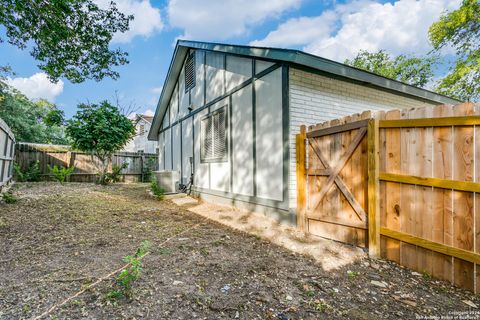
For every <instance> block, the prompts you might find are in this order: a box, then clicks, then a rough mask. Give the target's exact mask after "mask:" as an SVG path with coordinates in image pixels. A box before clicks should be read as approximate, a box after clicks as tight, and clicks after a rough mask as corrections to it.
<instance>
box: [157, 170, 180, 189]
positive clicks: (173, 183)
mask: <svg viewBox="0 0 480 320" xmlns="http://www.w3.org/2000/svg"><path fill="white" fill-rule="evenodd" d="M154 173H155V177H156V178H157V183H158V186H159V187H160V188H162V189H163V190H165V193H174V192H176V191H177V185H178V183H179V182H180V174H179V173H178V171H167V170H162V171H155V172H154Z"/></svg>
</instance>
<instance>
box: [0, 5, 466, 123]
mask: <svg viewBox="0 0 480 320" xmlns="http://www.w3.org/2000/svg"><path fill="white" fill-rule="evenodd" d="M95 1H96V2H97V3H98V4H99V5H100V6H101V5H105V3H108V0H95ZM114 1H115V2H117V4H118V6H119V9H120V10H122V11H123V12H125V13H129V14H134V15H135V17H136V19H135V20H134V22H133V23H132V25H131V30H130V31H129V32H128V33H127V34H123V35H118V36H116V37H115V39H114V43H112V44H111V46H112V48H115V47H120V48H122V49H123V50H125V51H127V52H128V53H129V55H130V56H129V59H130V64H128V65H126V66H122V67H120V68H118V71H119V72H120V79H118V80H116V81H114V80H111V79H104V80H102V81H101V82H95V81H86V82H84V83H81V84H72V83H70V82H69V81H68V80H66V79H62V80H61V81H60V82H58V83H56V84H52V83H50V82H49V81H48V79H47V78H46V76H45V75H44V74H42V73H41V71H40V70H39V69H38V68H37V66H36V65H37V63H36V61H35V60H34V59H33V58H32V57H31V56H30V55H29V53H28V51H22V50H19V49H17V48H16V47H12V46H10V45H8V44H5V43H3V44H0V57H1V63H0V64H2V65H3V64H5V63H8V64H10V65H11V67H12V68H13V70H14V71H15V73H16V75H15V76H13V77H12V78H10V79H9V80H8V81H9V83H10V84H11V85H13V86H15V87H17V88H18V89H19V90H21V91H23V92H24V93H25V94H26V95H27V96H29V97H31V98H38V97H44V98H47V99H48V100H50V101H52V102H54V103H56V104H57V105H58V106H59V108H61V109H62V110H64V111H65V113H66V116H67V118H69V117H71V116H72V115H73V114H74V113H75V112H76V106H77V105H78V104H79V103H82V102H98V101H100V100H103V99H109V100H113V99H114V96H115V92H118V95H119V97H120V99H121V103H122V104H124V105H128V104H131V103H133V104H134V105H136V106H137V107H138V108H139V112H145V111H148V110H150V111H153V110H154V109H155V106H156V103H157V101H158V97H159V96H160V89H161V87H162V85H163V81H164V79H165V75H166V72H167V70H168V66H169V63H170V59H171V56H172V53H173V49H174V43H175V41H176V39H179V38H181V39H190V40H199V41H216V42H225V43H233V44H252V45H262V46H273V47H288V48H296V49H301V50H304V51H307V52H310V53H313V54H317V55H320V56H323V57H326V58H330V59H334V60H337V61H340V62H343V61H344V60H345V58H351V57H353V56H354V55H355V53H356V52H358V50H360V49H365V50H369V51H374V50H379V49H385V50H387V51H388V52H390V53H391V54H393V55H396V54H400V53H410V54H423V53H426V52H428V51H429V50H430V49H431V48H430V46H429V44H428V40H427V30H428V26H429V25H430V24H431V23H432V22H433V21H435V20H436V19H437V18H438V17H439V16H440V14H441V13H442V12H444V11H445V10H452V9H455V8H456V7H458V5H459V0H453V1H451V0H418V1H415V0H398V1H372V0H353V1H349V0H346V1H335V0H332V1H327V0H326V1H318V0H269V1H246V0H243V1H242V0H202V1H199V0H196V1H195V0H164V1H157V0H114ZM0 33H4V32H3V30H1V29H0Z"/></svg>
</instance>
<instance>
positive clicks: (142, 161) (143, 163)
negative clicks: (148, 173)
mask: <svg viewBox="0 0 480 320" xmlns="http://www.w3.org/2000/svg"><path fill="white" fill-rule="evenodd" d="M144 165H145V155H144V154H143V153H142V156H141V157H140V172H141V180H140V181H141V182H145V181H143V180H145V178H144V176H143V166H144Z"/></svg>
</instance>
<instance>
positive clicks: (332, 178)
mask: <svg viewBox="0 0 480 320" xmlns="http://www.w3.org/2000/svg"><path fill="white" fill-rule="evenodd" d="M366 133H367V128H366V127H363V128H360V129H359V131H358V133H357V135H356V136H355V138H354V139H353V141H352V143H351V144H350V145H349V146H348V148H347V150H345V153H344V154H343V155H342V157H341V158H340V160H339V161H338V165H337V166H336V167H335V168H334V169H333V170H331V173H330V175H329V176H328V179H327V182H326V183H325V184H324V185H323V187H322V189H321V190H320V191H319V192H318V193H317V194H315V195H314V196H313V199H312V200H313V203H314V205H313V208H314V209H316V208H317V207H318V206H319V205H320V202H321V201H322V199H323V198H324V197H325V195H326V194H327V192H328V190H330V188H331V187H332V185H333V183H335V184H336V185H337V186H338V188H339V189H340V191H341V192H342V193H343V195H344V196H345V198H346V199H347V201H348V202H349V203H350V205H351V206H352V208H353V210H354V211H355V213H356V215H357V216H358V218H359V219H360V220H362V221H363V220H364V219H365V217H366V213H365V210H363V208H362V206H361V205H360V204H359V203H358V201H357V200H356V199H355V197H354V196H353V194H352V193H351V191H350V190H349V189H348V187H347V186H346V185H345V183H344V182H343V180H342V178H340V177H339V176H338V174H339V173H340V171H342V169H343V167H344V166H345V164H346V163H347V161H348V159H350V157H351V156H352V154H353V153H354V152H355V150H356V149H357V147H358V145H359V144H360V142H361V141H362V139H363V137H364V136H365V134H366ZM308 141H309V143H310V145H311V146H312V148H313V150H314V151H315V154H316V155H317V157H318V158H319V159H320V161H321V162H322V164H323V165H324V166H325V169H327V170H330V169H331V168H330V166H329V164H328V162H327V161H326V160H325V158H324V157H323V156H322V153H321V150H320V147H319V146H318V142H317V141H316V140H314V141H313V143H312V142H311V139H309V140H308Z"/></svg>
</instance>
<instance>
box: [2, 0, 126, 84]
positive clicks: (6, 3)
mask: <svg viewBox="0 0 480 320" xmlns="http://www.w3.org/2000/svg"><path fill="white" fill-rule="evenodd" d="M132 19H133V16H125V15H124V14H123V13H121V12H120V11H118V9H117V7H116V5H115V3H114V2H113V1H112V2H110V5H109V7H108V8H107V9H101V8H99V7H98V6H97V5H96V3H95V1H94V0H2V1H1V3H0V24H1V25H3V26H4V27H5V28H6V32H5V34H6V39H8V42H9V43H10V44H12V45H14V46H16V47H18V48H20V49H27V48H29V49H30V54H31V55H32V56H33V57H34V58H35V59H36V60H38V61H39V66H38V67H39V68H40V69H41V70H43V71H45V72H46V73H47V74H48V75H49V77H50V78H51V79H52V80H54V81H55V80H58V79H59V78H60V77H62V76H63V77H66V78H67V79H69V80H70V81H72V82H74V83H78V82H82V81H84V80H85V79H94V80H97V81H99V80H101V79H103V78H104V77H111V78H113V79H116V78H118V76H119V74H118V72H117V71H114V70H112V67H115V66H119V65H124V64H126V63H128V60H127V53H126V52H123V51H121V50H120V49H115V50H111V49H110V48H109V44H110V41H111V40H112V37H113V35H114V34H115V33H116V32H125V31H127V30H128V28H129V22H130V20H132ZM3 40H4V39H1V38H0V42H2V41H3Z"/></svg>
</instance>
